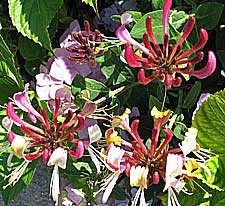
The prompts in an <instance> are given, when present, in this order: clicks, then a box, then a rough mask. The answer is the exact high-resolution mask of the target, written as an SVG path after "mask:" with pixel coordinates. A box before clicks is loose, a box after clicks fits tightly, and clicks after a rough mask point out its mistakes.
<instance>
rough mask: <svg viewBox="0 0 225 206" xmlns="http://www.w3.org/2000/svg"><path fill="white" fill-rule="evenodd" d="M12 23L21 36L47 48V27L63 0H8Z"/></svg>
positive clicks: (49, 48)
mask: <svg viewBox="0 0 225 206" xmlns="http://www.w3.org/2000/svg"><path fill="white" fill-rule="evenodd" d="M8 3H9V14H10V17H11V19H12V23H13V25H14V26H15V27H16V28H17V30H18V31H19V32H21V33H22V35H23V36H25V37H28V38H29V39H32V40H33V41H34V42H36V43H38V44H40V45H41V46H43V47H45V48H46V49H48V50H51V42H50V38H49V34H48V30H47V29H48V27H49V25H50V23H51V20H52V19H53V18H54V16H55V15H56V13H57V12H58V10H59V9H60V7H61V6H62V3H63V0H8Z"/></svg>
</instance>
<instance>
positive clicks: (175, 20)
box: [131, 10, 189, 44]
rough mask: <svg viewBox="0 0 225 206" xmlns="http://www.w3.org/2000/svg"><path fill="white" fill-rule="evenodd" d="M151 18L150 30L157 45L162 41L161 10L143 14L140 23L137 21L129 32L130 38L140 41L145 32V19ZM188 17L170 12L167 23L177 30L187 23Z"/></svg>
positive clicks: (176, 12)
mask: <svg viewBox="0 0 225 206" xmlns="http://www.w3.org/2000/svg"><path fill="white" fill-rule="evenodd" d="M148 16H152V29H153V32H154V34H155V36H156V39H157V41H158V43H159V44H161V43H162V41H163V34H162V32H163V30H162V29H163V25H162V10H158V11H153V12H149V13H147V14H145V15H144V16H143V17H142V18H141V19H140V21H138V22H137V23H136V24H135V25H134V27H133V28H132V30H131V36H132V37H134V38H137V39H141V38H142V36H143V34H144V33H145V32H146V26H145V25H146V24H145V22H146V18H147V17H148ZM188 17H189V15H187V14H185V12H183V11H179V12H178V11H175V10H172V11H171V12H170V17H169V23H170V24H171V25H173V27H174V28H175V29H176V30H178V29H180V28H181V27H182V26H183V24H184V23H185V22H186V21H187V19H188Z"/></svg>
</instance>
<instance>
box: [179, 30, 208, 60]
mask: <svg viewBox="0 0 225 206" xmlns="http://www.w3.org/2000/svg"><path fill="white" fill-rule="evenodd" d="M207 41H208V33H207V31H206V30H205V29H200V38H199V41H198V42H197V43H196V44H195V45H194V46H193V47H192V48H191V49H189V50H187V51H186V52H184V53H183V54H181V55H180V56H179V57H178V58H177V61H178V60H181V59H183V58H185V57H187V56H189V55H191V54H192V53H194V52H196V51H198V50H199V49H201V48H203V47H204V46H205V44H206V42H207Z"/></svg>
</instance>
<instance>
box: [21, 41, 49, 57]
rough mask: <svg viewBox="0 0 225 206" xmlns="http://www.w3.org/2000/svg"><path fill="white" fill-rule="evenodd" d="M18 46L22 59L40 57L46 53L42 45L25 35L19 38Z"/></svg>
mask: <svg viewBox="0 0 225 206" xmlns="http://www.w3.org/2000/svg"><path fill="white" fill-rule="evenodd" d="M18 48H19V51H20V54H21V55H22V56H23V58H24V59H28V60H36V59H42V58H43V57H44V56H45V55H46V50H45V49H44V48H43V47H41V46H40V45H39V44H37V43H35V42H33V41H32V40H30V39H28V38H25V37H20V38H19V44H18Z"/></svg>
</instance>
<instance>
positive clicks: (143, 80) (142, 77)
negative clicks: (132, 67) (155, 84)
mask: <svg viewBox="0 0 225 206" xmlns="http://www.w3.org/2000/svg"><path fill="white" fill-rule="evenodd" d="M157 76H158V74H152V75H151V76H150V77H146V76H145V70H144V69H140V70H139V72H138V81H139V83H140V84H143V85H147V84H149V83H150V82H151V81H153V80H154V79H155V78H156V77H157Z"/></svg>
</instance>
